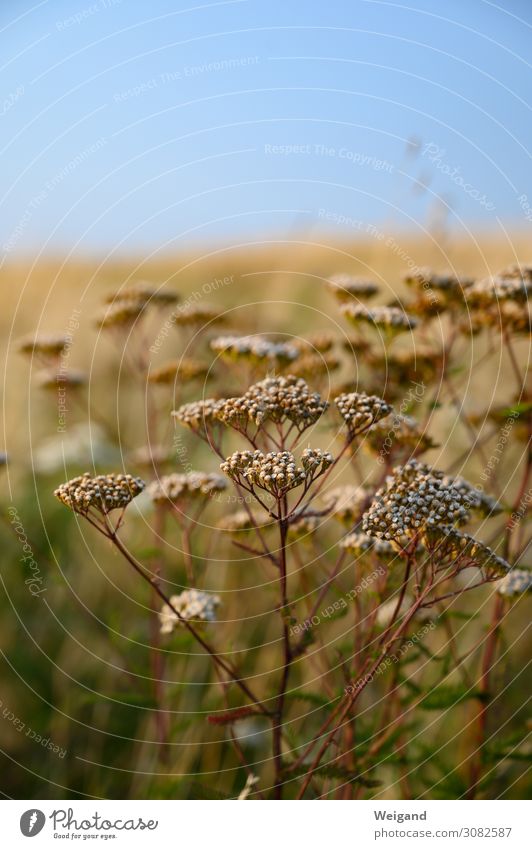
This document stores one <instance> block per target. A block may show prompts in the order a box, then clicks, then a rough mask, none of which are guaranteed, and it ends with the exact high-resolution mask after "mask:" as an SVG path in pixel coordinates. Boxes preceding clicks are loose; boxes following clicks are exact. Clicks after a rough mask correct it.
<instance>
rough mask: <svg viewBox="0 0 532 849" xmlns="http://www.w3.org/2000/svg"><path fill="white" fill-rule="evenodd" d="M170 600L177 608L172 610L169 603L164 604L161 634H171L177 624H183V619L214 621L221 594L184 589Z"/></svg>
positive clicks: (161, 615) (161, 617) (189, 620)
mask: <svg viewBox="0 0 532 849" xmlns="http://www.w3.org/2000/svg"><path fill="white" fill-rule="evenodd" d="M170 602H171V604H172V607H173V608H175V609H174V610H172V607H170V605H169V604H163V606H162V609H161V612H160V613H159V620H160V622H161V634H171V633H172V631H173V630H174V628H175V627H176V625H182V624H183V623H182V622H181V619H185V620H186V621H187V622H194V621H197V622H214V621H215V620H216V608H217V607H218V606H219V605H220V596H218V595H213V594H212V593H206V592H202V591H201V590H183V592H182V593H180V594H179V595H173V596H171V597H170ZM175 611H177V612H178V613H179V616H178V615H177V613H176V612H175Z"/></svg>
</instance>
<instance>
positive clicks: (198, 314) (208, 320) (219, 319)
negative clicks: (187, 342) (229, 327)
mask: <svg viewBox="0 0 532 849" xmlns="http://www.w3.org/2000/svg"><path fill="white" fill-rule="evenodd" d="M172 321H173V322H174V324H176V325H177V326H178V327H183V326H185V327H186V326H188V327H194V326H198V325H199V326H203V325H206V324H208V325H209V326H214V325H215V324H225V322H226V321H227V317H226V316H225V315H224V313H223V312H222V311H221V310H220V309H219V308H218V307H214V306H212V305H211V304H186V303H185V304H183V305H182V306H180V307H178V308H177V309H176V310H174V312H173V313H172Z"/></svg>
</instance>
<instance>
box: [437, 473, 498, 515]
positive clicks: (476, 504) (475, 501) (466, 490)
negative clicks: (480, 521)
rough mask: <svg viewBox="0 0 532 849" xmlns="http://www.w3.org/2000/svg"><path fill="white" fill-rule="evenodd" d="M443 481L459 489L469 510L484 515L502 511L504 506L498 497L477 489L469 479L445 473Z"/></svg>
mask: <svg viewBox="0 0 532 849" xmlns="http://www.w3.org/2000/svg"><path fill="white" fill-rule="evenodd" d="M441 481H442V483H443V484H451V486H454V488H455V489H457V490H458V492H459V493H460V494H461V495H462V496H463V498H464V502H465V503H466V505H467V507H468V509H469V510H474V511H475V512H477V513H479V514H480V515H481V516H484V517H487V516H496V515H497V514H498V513H501V511H502V506H501V505H500V504H499V502H498V501H497V499H496V498H493V497H492V496H491V495H489V494H488V493H487V492H483V491H482V490H480V489H477V488H476V487H475V486H473V484H471V483H469V481H466V480H464V478H461V477H456V478H453V477H450V476H449V475H443V476H442V478H441Z"/></svg>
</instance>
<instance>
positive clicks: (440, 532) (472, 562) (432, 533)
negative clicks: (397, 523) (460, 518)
mask: <svg viewBox="0 0 532 849" xmlns="http://www.w3.org/2000/svg"><path fill="white" fill-rule="evenodd" d="M423 543H424V545H425V547H426V549H427V551H429V552H431V553H434V552H437V554H438V559H439V560H440V561H441V560H443V559H446V560H448V561H450V562H451V563H454V564H455V565H457V564H458V565H459V564H463V565H465V566H477V567H478V568H479V569H483V570H484V571H485V572H486V575H487V576H488V577H489V578H490V579H492V578H493V577H495V576H497V575H498V576H501V575H506V574H507V573H508V572H509V570H510V569H511V567H510V564H509V563H507V562H506V560H504V558H503V557H500V556H499V555H498V554H496V553H495V552H494V551H493V550H492V549H491V548H490V547H489V546H487V545H485V544H484V543H483V542H480V541H479V540H477V539H475V537H473V536H471V534H467V533H465V532H464V531H459V530H457V528H454V527H452V525H441V526H440V527H426V528H425V530H424V533H423Z"/></svg>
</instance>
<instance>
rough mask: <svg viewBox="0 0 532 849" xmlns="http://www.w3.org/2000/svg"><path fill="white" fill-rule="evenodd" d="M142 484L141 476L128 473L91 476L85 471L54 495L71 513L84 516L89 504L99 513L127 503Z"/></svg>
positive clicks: (143, 485)
mask: <svg viewBox="0 0 532 849" xmlns="http://www.w3.org/2000/svg"><path fill="white" fill-rule="evenodd" d="M144 487H145V483H144V481H143V480H141V478H135V477H132V476H131V475H122V474H109V475H96V476H92V475H91V474H90V473H89V472H85V474H83V475H79V476H78V477H76V478H72V480H70V481H67V482H66V483H62V484H61V486H59V487H58V488H57V489H56V490H55V491H54V495H55V496H56V498H58V499H59V501H62V502H63V504H65V505H66V507H69V508H70V510H73V511H74V513H80V514H81V515H82V516H83V515H86V514H87V513H88V511H89V510H90V509H91V507H92V508H93V509H95V510H97V511H99V512H100V513H103V514H107V513H110V512H111V510H116V509H118V508H119V507H127V505H128V504H129V503H130V502H131V501H132V500H133V499H134V498H136V496H137V495H139V494H140V493H141V492H142V490H143V489H144Z"/></svg>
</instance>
